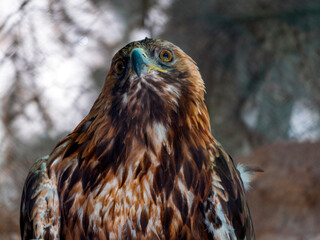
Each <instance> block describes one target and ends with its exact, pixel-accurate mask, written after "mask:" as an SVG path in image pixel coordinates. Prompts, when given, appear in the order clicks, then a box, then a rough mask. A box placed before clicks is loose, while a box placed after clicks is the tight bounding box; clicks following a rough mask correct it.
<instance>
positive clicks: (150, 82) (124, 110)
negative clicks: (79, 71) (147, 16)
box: [94, 38, 208, 126]
mask: <svg viewBox="0 0 320 240" xmlns="http://www.w3.org/2000/svg"><path fill="white" fill-rule="evenodd" d="M203 98H204V83H203V80H202V78H201V75H200V73H199V70H198V67H197V66H196V63H195V62H194V61H193V60H192V59H191V58H190V57H189V56H188V55H187V54H186V53H184V52H183V51H182V50H181V49H180V48H179V47H177V46H175V45H174V44H172V43H170V42H168V41H164V40H155V39H150V38H145V39H144V40H141V41H136V42H132V43H129V44H128V45H126V46H125V47H123V48H122V49H121V50H119V51H118V52H117V53H116V54H115V56H114V57H113V59H112V63H111V66H110V70H109V73H108V75H107V78H106V82H105V85H104V87H103V90H102V92H101V95H100V97H99V99H98V101H97V103H96V107H99V108H100V109H101V108H104V109H109V110H110V109H111V111H109V112H111V113H112V115H113V119H115V122H119V121H121V122H123V121H124V120H125V121H126V123H127V124H129V125H131V124H135V125H136V124H139V125H140V124H142V125H145V124H147V123H146V122H147V121H154V120H155V119H156V120H157V121H158V122H161V123H163V124H169V125H170V124H172V123H173V122H176V121H177V120H178V123H180V124H181V121H184V120H186V118H188V117H189V116H190V117H191V118H192V117H193V115H194V114H195V113H198V112H204V113H203V114H204V115H206V108H205V105H204V102H203ZM94 111H97V110H96V109H95V108H94ZM177 118H179V119H177ZM190 120H191V119H190ZM190 124H191V122H190ZM206 124H208V122H206ZM140 126H141V125H140Z"/></svg>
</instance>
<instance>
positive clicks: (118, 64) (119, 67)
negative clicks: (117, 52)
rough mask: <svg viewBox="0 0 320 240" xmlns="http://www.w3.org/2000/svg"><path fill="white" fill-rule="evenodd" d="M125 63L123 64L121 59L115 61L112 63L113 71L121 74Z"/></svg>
mask: <svg viewBox="0 0 320 240" xmlns="http://www.w3.org/2000/svg"><path fill="white" fill-rule="evenodd" d="M125 68H126V67H125V65H124V62H123V61H122V60H119V61H118V62H116V64H115V65H114V71H115V72H116V73H117V74H119V75H120V74H122V73H123V72H124V70H125Z"/></svg>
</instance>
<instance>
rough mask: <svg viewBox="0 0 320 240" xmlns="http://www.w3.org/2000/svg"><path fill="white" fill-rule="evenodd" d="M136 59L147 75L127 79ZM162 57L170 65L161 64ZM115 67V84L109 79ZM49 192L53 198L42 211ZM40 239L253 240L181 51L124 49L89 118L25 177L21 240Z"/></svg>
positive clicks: (138, 45) (161, 45)
mask: <svg viewBox="0 0 320 240" xmlns="http://www.w3.org/2000/svg"><path fill="white" fill-rule="evenodd" d="M134 49H143V51H144V52H145V55H143V57H145V58H146V59H147V60H148V61H150V62H151V63H152V64H154V67H153V68H152V69H153V70H152V69H151V68H149V70H148V71H145V72H143V74H142V75H141V76H138V75H137V74H135V72H134V71H133V69H134V68H133V67H132V66H131V65H132V61H133V60H132V59H131V58H132V57H131V55H130V54H131V53H132V51H133V50H134ZM161 49H168V50H169V51H171V52H172V55H173V58H174V60H173V62H172V63H164V62H161V61H160V60H159V58H158V54H159V51H161ZM119 59H122V61H124V62H125V64H126V70H125V73H124V75H123V77H120V76H119V75H117V74H116V73H115V70H114V64H115V62H116V61H118V60H119ZM150 69H151V70H150ZM157 69H158V70H157ZM40 163H41V164H42V163H43V164H44V165H41V164H40ZM40 165H41V166H42V167H40ZM43 167H44V168H43ZM34 176H36V177H34ZM40 176H41V177H40ZM33 179H35V180H33ZM48 186H50V187H48ZM48 191H51V192H54V193H57V195H56V197H53V198H50V199H48V201H47V204H45V203H43V196H45V195H48ZM32 196H36V197H32ZM44 212H46V213H47V215H46V218H44V219H43V218H42V219H40V218H39V217H38V215H37V214H39V213H41V214H43V213H44ZM30 216H31V217H30ZM53 221H55V222H54V223H52V222H53ZM35 222H36V224H38V225H35ZM50 224H51V225H50ZM44 228H46V229H45V230H44ZM39 229H40V230H39ZM47 232H50V235H49V237H48V239H53V238H54V237H60V238H65V239H80V238H87V239H88V238H89V239H95V238H96V239H119V238H124V239H131V238H137V239H157V238H158V239H228V237H229V239H245V238H246V239H254V235H253V230H252V224H251V219H250V214H249V210H248V208H247V203H246V199H245V193H244V189H243V185H242V181H241V179H240V177H239V174H238V172H237V170H236V168H235V166H234V163H233V161H232V159H231V158H230V157H229V156H228V155H227V154H226V153H225V152H224V150H223V149H222V147H221V146H220V144H219V143H218V142H217V141H216V140H215V139H214V138H213V137H212V135H211V133H210V124H209V116H208V111H207V109H206V106H205V103H204V84H203V80H202V78H201V76H200V73H199V71H198V68H197V66H196V64H195V62H194V61H193V60H192V59H191V58H190V57H189V56H188V55H186V54H185V53H184V52H183V51H182V50H181V49H179V48H178V47H176V46H175V45H173V44H171V43H169V42H167V41H162V40H153V39H145V40H142V41H138V42H133V43H130V44H128V45H127V46H125V47H124V48H122V49H121V50H120V51H119V52H118V53H117V54H116V55H115V56H114V58H113V62H112V64H111V68H110V71H109V73H108V75H107V78H106V82H105V84H104V86H103V88H102V91H101V93H100V95H99V97H98V99H97V100H96V102H95V103H94V105H93V107H92V109H91V110H90V112H89V114H88V116H86V117H85V118H84V119H83V121H82V122H81V123H80V124H79V125H78V126H77V127H76V129H75V130H74V131H73V132H72V133H70V134H69V135H68V136H66V137H65V138H64V139H63V140H62V141H61V142H60V143H59V144H58V145H57V146H56V147H55V149H54V150H53V151H52V153H51V154H50V156H49V158H48V159H44V160H41V161H40V162H37V163H36V165H35V166H34V167H33V168H32V169H31V172H30V175H29V177H28V178H27V180H26V185H25V188H24V195H23V197H22V208H21V234H22V238H23V239H28V238H32V237H36V238H46V235H45V234H46V233H47Z"/></svg>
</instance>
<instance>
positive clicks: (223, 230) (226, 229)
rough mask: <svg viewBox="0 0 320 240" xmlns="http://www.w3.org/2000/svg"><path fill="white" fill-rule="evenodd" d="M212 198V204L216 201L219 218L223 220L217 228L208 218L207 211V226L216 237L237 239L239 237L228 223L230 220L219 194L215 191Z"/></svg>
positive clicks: (229, 239)
mask: <svg viewBox="0 0 320 240" xmlns="http://www.w3.org/2000/svg"><path fill="white" fill-rule="evenodd" d="M212 198H213V199H210V202H211V203H212V204H213V203H215V207H216V214H217V218H219V219H220V220H221V226H220V227H219V228H215V227H214V226H213V224H212V222H210V221H209V220H208V213H206V216H205V219H204V223H205V225H206V226H207V229H208V231H209V232H210V233H212V234H213V235H214V237H215V239H226V240H236V239H237V238H236V235H235V232H234V229H233V227H232V226H231V225H229V224H228V220H227V219H226V215H225V213H224V212H223V209H222V206H221V204H220V202H219V201H217V194H216V193H214V195H213V197H212ZM208 200H209V199H208Z"/></svg>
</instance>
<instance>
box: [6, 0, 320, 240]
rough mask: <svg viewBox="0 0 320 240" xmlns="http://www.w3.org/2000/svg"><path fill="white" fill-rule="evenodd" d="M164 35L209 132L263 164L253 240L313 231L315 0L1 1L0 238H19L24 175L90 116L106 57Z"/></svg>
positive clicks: (318, 232)
mask: <svg viewBox="0 0 320 240" xmlns="http://www.w3.org/2000/svg"><path fill="white" fill-rule="evenodd" d="M145 37H154V38H163V39H167V40H169V41H171V42H173V43H175V44H176V45H178V46H180V47H181V48H182V49H183V50H184V51H185V52H186V53H188V54H189V55H190V56H191V57H192V58H193V59H194V60H195V61H196V62H197V63H198V66H199V68H200V71H201V74H202V76H203V79H204V80H205V83H206V90H207V94H206V103H207V106H208V109H209V112H210V117H211V124H212V129H213V134H214V136H215V137H216V138H217V139H218V140H219V141H220V142H221V143H222V145H223V146H224V148H225V149H226V150H227V152H229V153H230V154H231V155H232V156H233V157H234V159H235V161H236V162H244V163H247V164H250V165H253V166H259V167H261V168H262V169H264V174H262V175H260V176H259V177H258V178H257V179H256V180H255V181H254V183H253V184H252V189H251V191H250V192H249V194H248V198H249V204H250V207H251V213H252V216H253V221H254V225H255V231H256V235H257V239H265V240H266V239H273V240H277V239H279V240H280V239H291V240H298V239H307V240H309V239H317V240H319V239H320V142H319V139H320V79H319V76H320V1H319V0H312V1H311V0H305V1H300V0H282V1H278V0H200V1H195V0H184V1H178V0H137V1H130V0H118V1H116V0H86V1H85V0H68V1H67V0H1V1H0V118H1V119H0V140H1V141H0V239H20V237H19V205H20V196H21V191H22V187H23V182H24V180H25V178H26V175H27V171H28V169H29V168H30V167H31V165H32V164H33V162H34V161H35V160H36V159H38V158H39V157H41V156H43V155H46V154H48V153H50V151H51V150H52V148H53V147H54V146H55V144H56V143H57V142H58V141H59V139H61V138H62V137H63V136H65V135H66V134H68V133H69V132H70V131H72V130H73V128H75V127H76V125H77V124H78V123H79V121H80V120H81V119H82V118H83V117H84V116H85V115H86V114H87V113H88V111H89V109H90V107H91V106H92V104H93V102H94V100H95V98H96V97H97V96H98V94H99V91H100V89H101V86H102V84H103V82H104V78H105V76H106V74H107V72H108V69H109V65H110V61H111V58H112V55H113V54H114V53H115V52H116V51H117V50H118V49H120V48H121V47H122V46H124V45H125V44H127V43H128V42H130V41H133V40H140V39H142V38H145Z"/></svg>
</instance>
